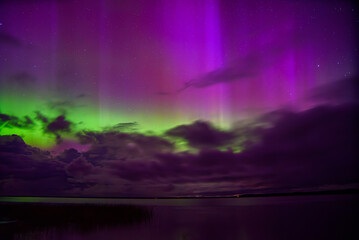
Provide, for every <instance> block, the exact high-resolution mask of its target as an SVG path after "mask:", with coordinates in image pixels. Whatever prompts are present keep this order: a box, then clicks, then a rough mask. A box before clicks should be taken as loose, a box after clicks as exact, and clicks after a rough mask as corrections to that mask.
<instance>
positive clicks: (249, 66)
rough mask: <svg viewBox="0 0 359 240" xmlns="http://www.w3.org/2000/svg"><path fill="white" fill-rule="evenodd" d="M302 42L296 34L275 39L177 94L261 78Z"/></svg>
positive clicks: (187, 84)
mask: <svg viewBox="0 0 359 240" xmlns="http://www.w3.org/2000/svg"><path fill="white" fill-rule="evenodd" d="M301 40H303V38H302V37H301V36H296V35H295V34H289V37H288V38H283V39H274V40H272V41H271V42H269V43H267V44H265V45H263V46H260V47H258V48H257V49H256V50H254V51H252V52H250V53H248V54H247V55H244V56H240V57H238V58H237V59H236V60H234V61H232V62H230V63H228V64H226V65H224V66H223V67H220V68H218V69H215V70H213V71H210V72H208V73H206V74H204V75H202V76H200V77H198V78H194V79H192V80H190V81H187V82H186V83H185V84H184V85H183V87H182V88H180V89H178V90H177V92H182V91H184V90H186V89H188V88H190V87H194V88H205V87H209V86H212V85H215V84H219V83H230V82H233V81H238V80H244V79H250V78H253V77H256V76H259V75H260V74H262V73H263V71H264V70H265V69H267V68H268V67H270V66H272V65H274V64H276V63H277V61H278V60H280V59H281V58H282V57H283V56H284V55H285V53H286V51H287V50H288V49H291V48H296V47H298V45H299V43H302V41H301ZM166 94H168V93H167V92H164V94H163V93H162V95H166Z"/></svg>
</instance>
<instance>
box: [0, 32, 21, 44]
mask: <svg viewBox="0 0 359 240" xmlns="http://www.w3.org/2000/svg"><path fill="white" fill-rule="evenodd" d="M0 43H1V44H4V45H9V46H13V47H21V46H22V45H23V43H22V41H21V40H20V39H18V38H16V37H14V36H12V35H10V34H8V33H4V32H2V33H0Z"/></svg>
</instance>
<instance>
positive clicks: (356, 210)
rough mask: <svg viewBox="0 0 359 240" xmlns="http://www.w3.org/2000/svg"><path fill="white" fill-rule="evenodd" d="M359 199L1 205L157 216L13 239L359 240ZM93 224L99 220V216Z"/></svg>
mask: <svg viewBox="0 0 359 240" xmlns="http://www.w3.org/2000/svg"><path fill="white" fill-rule="evenodd" d="M358 198H359V197H358V195H327V196H287V197H260V198H259V197H258V198H227V199H103V198H0V201H1V202H28V203H29V202H31V203H46V204H79V205H87V206H91V204H92V205H94V204H95V205H111V206H115V205H128V204H131V205H134V206H138V207H141V208H145V209H147V210H148V211H149V212H150V213H151V214H150V215H148V216H150V217H146V218H144V219H141V218H140V219H139V220H138V221H134V222H131V223H130V224H123V222H124V221H119V223H118V224H111V225H108V224H106V225H101V224H98V225H97V226H95V227H92V228H91V229H86V231H83V229H79V228H78V227H77V226H76V225H69V226H67V227H65V228H64V227H62V228H60V227H57V226H49V227H46V228H45V229H44V228H39V229H34V230H32V231H25V232H24V231H23V232H19V231H18V230H17V228H16V227H11V228H10V227H8V228H7V230H5V234H3V236H6V238H8V239H55V240H60V239H70V240H79V239H89V240H97V239H109V240H111V239H243V240H257V239H258V240H259V239H294V240H295V239H359V224H358V223H359V218H358V215H359V207H358V203H357V202H358V201H357V200H358ZM89 204H90V205H89ZM126 214H127V216H122V217H125V218H126V217H130V216H128V215H129V214H131V213H129V212H127V213H126ZM146 216H147V215H146ZM91 218H95V220H96V215H95V216H92V217H91ZM88 221H92V222H93V221H94V219H88ZM2 225H5V224H2ZM9 225H11V224H9ZM2 227H3V226H2ZM3 231H4V230H3Z"/></svg>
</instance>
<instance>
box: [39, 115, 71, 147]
mask: <svg viewBox="0 0 359 240" xmlns="http://www.w3.org/2000/svg"><path fill="white" fill-rule="evenodd" d="M72 124H73V123H72V122H70V121H68V120H66V117H65V116H64V115H60V116H58V117H57V118H55V119H54V120H53V121H52V122H49V123H48V124H47V125H46V127H45V132H46V133H52V134H54V135H55V136H56V141H57V143H60V142H61V141H62V138H61V133H64V132H70V131H71V125H72Z"/></svg>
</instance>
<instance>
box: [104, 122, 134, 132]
mask: <svg viewBox="0 0 359 240" xmlns="http://www.w3.org/2000/svg"><path fill="white" fill-rule="evenodd" d="M137 130H138V124H137V123H136V122H128V123H118V124H116V125H114V126H111V127H106V128H105V129H104V131H106V132H110V131H119V132H134V131H137Z"/></svg>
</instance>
